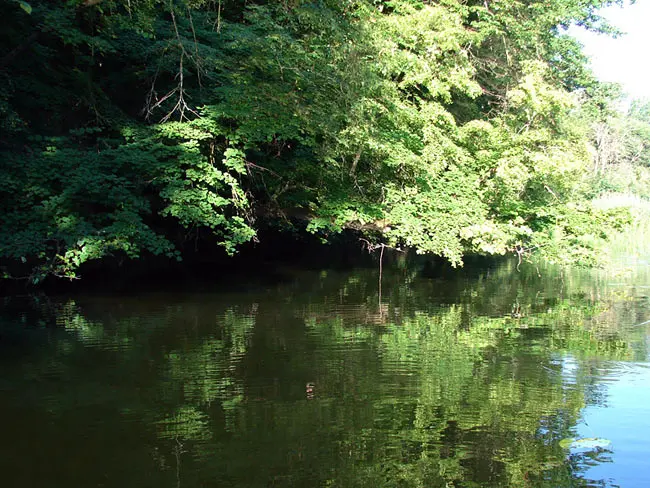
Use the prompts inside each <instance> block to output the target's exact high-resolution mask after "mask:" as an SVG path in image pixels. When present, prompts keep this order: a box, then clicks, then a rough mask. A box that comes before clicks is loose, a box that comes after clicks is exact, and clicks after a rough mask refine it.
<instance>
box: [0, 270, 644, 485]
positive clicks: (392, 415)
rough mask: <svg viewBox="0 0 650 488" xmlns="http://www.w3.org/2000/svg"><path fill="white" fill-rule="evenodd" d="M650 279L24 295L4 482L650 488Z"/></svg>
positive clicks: (303, 284) (8, 359) (300, 274)
mask: <svg viewBox="0 0 650 488" xmlns="http://www.w3.org/2000/svg"><path fill="white" fill-rule="evenodd" d="M649 270H650V267H649V266H648V263H647V262H643V261H636V262H634V263H631V264H624V265H621V266H620V267H618V268H617V269H614V270H609V271H596V270H562V269H559V268H554V267H551V266H545V267H542V268H538V267H536V266H533V265H523V266H522V267H521V268H520V269H519V270H517V267H516V263H513V262H510V261H508V262H505V263H503V264H501V265H499V266H493V267H491V268H482V269H476V268H473V269H464V270H459V271H458V272H454V273H445V274H444V276H443V275H441V276H437V277H436V276H434V275H432V274H431V273H425V272H423V270H422V269H421V268H412V267H409V266H402V267H400V266H395V267H392V268H388V269H384V270H383V276H382V287H381V296H380V295H379V280H378V278H379V276H378V270H377V269H353V270H346V271H340V270H339V271H334V270H321V271H305V270H302V271H296V270H290V269H287V270H284V271H283V272H282V273H280V276H279V278H278V279H277V280H274V281H266V282H257V283H255V284H251V285H242V284H237V285H236V286H235V285H233V286H231V287H223V286H219V287H214V288H210V287H209V286H202V287H201V288H197V289H194V290H190V289H188V288H185V289H182V290H181V289H176V290H173V291H172V290H166V291H156V292H153V291H149V292H147V291H146V290H144V291H141V292H130V293H128V294H127V293H122V294H110V293H97V292H94V293H76V294H75V295H70V296H56V297H52V296H50V297H48V296H45V295H25V296H13V297H6V298H4V299H0V418H1V419H2V420H1V422H2V423H1V424H0V425H2V427H1V428H0V433H1V435H0V486H3V487H5V488H13V487H17V488H18V487H20V488H30V487H39V488H40V487H64V488H76V487H115V488H118V487H119V488H126V487H156V488H163V487H165V488H166V487H169V488H180V487H187V488H193V487H215V488H216V487H233V488H235V487H236V488H239V487H242V488H243V487H247V488H255V487H310V488H314V487H340V488H349V487H372V488H379V487H479V486H480V487H491V486H494V487H497V486H498V487H502V486H506V487H508V486H510V487H516V486H522V487H527V486H535V487H536V486H548V487H569V486H571V487H573V486H579V487H581V486H623V487H636V486H638V487H647V486H650V470H648V469H647V459H649V458H650V440H649V439H650V422H649V421H648V419H650V363H649V362H648V359H649V358H648V354H649V352H648V340H647V338H648V331H649V330H650V324H647V323H645V322H646V321H648V320H649V319H650V308H649V305H650V303H649V298H648V295H649V294H650V271H649ZM223 279H224V277H221V281H222V282H223Z"/></svg>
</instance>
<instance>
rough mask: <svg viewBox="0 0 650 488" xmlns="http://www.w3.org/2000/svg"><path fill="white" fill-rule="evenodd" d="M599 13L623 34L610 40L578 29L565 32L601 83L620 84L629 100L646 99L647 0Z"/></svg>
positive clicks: (649, 86) (649, 84) (649, 68)
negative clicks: (587, 58) (580, 47)
mask: <svg viewBox="0 0 650 488" xmlns="http://www.w3.org/2000/svg"><path fill="white" fill-rule="evenodd" d="M601 13H602V14H603V16H604V17H605V18H607V19H608V20H609V21H610V23H612V24H614V25H615V26H616V27H618V28H619V29H621V30H623V31H624V32H626V33H627V34H626V35H624V36H621V37H619V38H618V39H612V38H609V37H608V36H604V35H598V34H593V33H591V32H586V31H585V30H584V29H580V28H571V29H570V31H569V32H570V33H571V34H572V35H573V36H575V37H576V38H578V40H579V41H580V42H582V44H584V46H585V49H584V51H585V53H586V54H587V55H588V56H590V57H591V62H592V69H593V71H594V73H595V74H596V76H597V77H598V78H599V79H600V80H601V81H614V82H618V83H621V84H622V85H623V89H624V91H625V92H626V93H627V94H628V95H629V96H630V97H631V98H647V99H650V0H638V1H637V3H635V4H633V5H630V4H629V3H626V5H625V6H624V7H622V8H621V7H616V6H614V7H608V8H606V9H603V10H602V11H601Z"/></svg>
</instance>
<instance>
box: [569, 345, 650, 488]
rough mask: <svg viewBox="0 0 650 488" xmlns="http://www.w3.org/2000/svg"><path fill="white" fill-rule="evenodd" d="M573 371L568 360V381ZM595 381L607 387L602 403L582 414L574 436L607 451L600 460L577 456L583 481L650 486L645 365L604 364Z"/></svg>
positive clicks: (649, 386) (648, 372)
mask: <svg viewBox="0 0 650 488" xmlns="http://www.w3.org/2000/svg"><path fill="white" fill-rule="evenodd" d="M576 369H577V363H576V362H575V360H574V359H572V358H567V361H564V362H563V373H566V374H567V379H568V380H569V381H571V378H572V375H573V374H575V372H576ZM595 380H596V382H597V383H601V384H602V383H606V385H607V386H606V395H605V402H597V403H596V404H590V405H588V406H587V407H586V408H585V409H584V410H583V417H582V418H583V420H582V422H581V423H580V424H579V425H578V426H577V437H578V438H594V437H595V438H600V439H607V440H610V441H611V447H610V448H608V449H607V453H606V455H604V454H605V453H598V452H596V453H589V455H585V456H584V457H583V461H584V462H583V463H582V464H583V466H584V467H585V468H586V471H585V473H584V477H585V478H586V479H591V480H602V481H604V482H606V483H608V484H607V486H621V487H626V488H627V487H648V486H650V469H649V468H650V466H648V465H649V461H650V363H623V362H617V363H608V364H606V365H604V367H603V368H599V371H598V373H597V374H596V377H595ZM594 461H595V462H594Z"/></svg>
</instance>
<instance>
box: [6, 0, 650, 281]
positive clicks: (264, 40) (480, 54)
mask: <svg viewBox="0 0 650 488" xmlns="http://www.w3.org/2000/svg"><path fill="white" fill-rule="evenodd" d="M19 3H20V5H21V6H22V7H23V10H21V9H19V8H16V5H15V3H13V2H12V3H11V4H10V5H6V4H3V5H2V6H1V7H0V14H2V15H3V16H5V18H6V19H7V25H8V29H6V31H4V32H2V33H0V46H2V47H3V52H7V53H8V55H6V56H4V57H3V58H2V59H1V60H0V80H2V81H3V83H2V86H3V88H1V89H0V114H1V115H2V119H1V122H0V128H2V131H3V136H2V140H1V141H0V151H1V154H2V161H1V164H2V170H3V177H2V179H1V181H0V206H1V208H2V210H3V211H2V217H1V218H0V257H1V259H2V260H3V263H2V264H3V267H4V269H5V270H6V272H7V273H9V274H11V275H14V276H27V277H31V278H32V280H33V281H36V280H40V279H42V278H43V277H44V276H46V275H48V274H54V275H57V276H64V277H74V276H76V274H77V270H78V268H79V267H80V266H81V265H82V264H83V263H86V262H88V261H91V260H96V259H101V258H103V257H106V256H108V255H115V256H121V257H124V256H126V257H130V258H137V257H140V256H141V254H142V253H143V252H148V253H154V254H166V255H168V256H170V257H176V258H179V257H180V254H179V252H178V251H177V250H178V249H179V247H180V246H181V245H182V240H183V239H184V238H190V237H193V238H198V237H199V236H201V235H208V234H211V235H215V236H216V240H215V241H214V242H218V243H219V245H220V246H222V247H223V249H224V250H225V251H226V252H227V253H228V254H232V253H234V252H236V250H237V248H238V247H239V246H241V245H242V244H244V243H246V242H248V241H250V240H251V239H253V238H254V237H255V233H256V231H255V226H254V222H255V220H256V218H257V216H259V215H264V216H274V215H282V214H283V213H284V212H290V211H297V212H299V213H300V214H302V215H304V216H306V218H307V220H308V222H307V224H306V226H305V227H306V228H307V230H309V231H312V232H318V233H320V234H321V235H322V237H323V238H324V239H327V237H328V236H329V235H330V234H331V233H332V232H342V231H344V230H346V229H356V231H357V232H360V233H362V234H363V237H364V238H366V239H368V240H369V241H371V242H379V241H381V242H383V243H386V244H389V245H391V246H395V247H401V246H409V247H414V248H415V249H416V250H417V251H418V252H421V253H431V254H436V255H440V256H444V257H446V258H447V259H449V260H450V261H451V262H452V263H453V264H454V265H459V264H462V257H463V255H464V254H466V253H467V252H480V253H487V254H503V253H505V252H507V251H512V250H513V249H515V248H516V249H522V248H530V247H531V246H539V245H541V244H540V243H541V242H542V241H544V239H548V238H549V236H550V235H551V234H552V233H553V232H555V230H552V229H556V227H557V225H559V224H558V223H557V222H559V221H560V220H562V219H561V218H560V217H557V215H560V214H567V215H568V214H572V212H573V211H572V210H571V209H570V208H569V207H571V206H573V207H575V208H578V207H580V208H581V206H582V205H583V202H584V200H585V199H587V198H588V194H587V192H585V191H584V186H585V184H586V183H584V179H585V178H584V176H585V175H586V174H587V172H588V166H589V165H588V159H589V156H588V151H587V142H588V138H589V131H588V129H586V127H588V125H589V124H590V123H591V121H592V120H593V119H594V117H600V116H601V114H602V103H605V102H603V100H605V101H606V100H608V95H607V94H606V93H605V92H606V89H604V88H603V89H602V90H600V91H601V92H603V93H601V94H600V95H599V94H598V90H599V89H600V88H599V85H597V84H594V82H593V80H592V79H591V78H590V76H589V73H588V71H587V69H586V68H585V64H584V63H585V59H584V57H583V56H582V55H581V53H580V51H579V46H578V45H577V44H576V43H575V42H572V41H571V40H570V39H568V38H567V37H566V36H565V35H564V34H562V33H561V27H563V26H566V25H568V24H569V23H572V22H573V23H579V24H582V25H586V26H588V27H590V28H593V29H597V30H602V31H608V30H611V29H610V28H609V27H608V26H607V25H605V24H603V23H602V19H600V18H599V16H598V14H597V9H598V7H600V6H602V5H606V4H608V3H609V2H603V1H600V0H593V1H589V2H582V3H576V2H574V1H570V0H553V1H552V2H550V3H549V2H533V3H528V4H526V5H523V4H521V3H520V2H516V1H507V2H499V3H498V4H494V5H492V4H490V3H487V2H486V3H481V4H475V3H476V2H470V3H469V4H467V5H465V4H463V5H461V4H458V3H456V2H442V3H438V4H430V3H426V2H425V3H423V2H419V1H410V0H396V1H390V2H384V1H370V0H352V1H343V0H328V1H325V2H307V1H292V2H264V1H258V2H243V1H236V0H230V1H223V2H217V3H216V4H215V2H204V1H195V0H181V1H179V2H172V3H169V2H162V1H160V0H138V1H135V0H134V1H131V2H126V3H124V2H120V1H116V0H105V1H102V2H67V3H63V4H56V5H55V4H48V3H44V4H39V5H38V6H37V7H35V8H34V10H33V11H32V12H31V15H26V14H25V11H27V10H28V9H26V7H25V6H26V5H27V4H24V5H25V6H24V5H23V3H21V2H19ZM533 53H535V54H533ZM26 54H27V55H26ZM585 90H587V91H588V92H589V93H590V97H591V98H589V99H588V100H587V101H584V100H582V99H580V97H579V96H578V95H579V93H582V92H583V91H585ZM598 97H600V99H599V98H598ZM597 100H601V101H600V102H599V101H597ZM601 102H602V103H601ZM580 104H582V105H583V106H584V107H586V108H585V109H584V110H579V109H578V107H579V105H580ZM633 110H634V111H635V112H634V113H635V114H636V115H635V116H634V117H635V120H636V121H638V124H636V125H634V126H630V129H629V131H628V132H629V133H630V134H631V136H630V138H629V141H628V144H627V145H626V146H625V147H626V151H627V152H626V154H628V155H629V156H628V159H630V158H637V159H638V160H639V161H646V159H647V157H646V156H647V155H646V154H645V153H646V152H647V151H646V149H647V147H646V141H645V140H646V138H647V136H648V134H647V133H646V132H647V131H646V130H645V129H646V128H647V127H646V125H647V124H646V125H644V124H645V122H644V121H643V120H644V119H643V117H644V116H645V115H643V114H645V112H647V110H646V111H644V109H643V108H642V107H637V108H634V109H633ZM646 115H647V114H646ZM646 118H647V117H646ZM644 164H645V163H644ZM573 207H572V208H573ZM589 215H590V217H592V218H595V219H596V220H595V221H594V222H593V223H592V228H591V229H589V228H587V227H586V226H563V227H562V228H563V229H564V230H563V232H565V233H568V234H567V235H570V236H571V238H570V239H569V240H568V241H567V248H566V249H565V254H566V255H567V256H572V255H573V254H571V253H569V252H568V249H569V248H571V249H572V251H571V252H573V251H576V253H577V254H576V255H580V254H581V253H582V252H583V251H582V250H584V249H591V247H590V246H591V244H589V242H590V237H589V236H590V235H592V234H593V229H595V228H599V227H600V225H601V223H600V221H599V220H598V219H599V218H600V217H599V215H598V214H589ZM569 220H571V219H569ZM551 221H553V222H551ZM182 229H184V230H182ZM573 232H577V234H573ZM580 233H583V234H580ZM181 235H184V236H185V237H179V236H181ZM575 246H577V247H575ZM585 246H586V247H585ZM583 248H584V249H583ZM581 249H582V250H581ZM558 252H560V250H559V248H558ZM585 252H586V251H585Z"/></svg>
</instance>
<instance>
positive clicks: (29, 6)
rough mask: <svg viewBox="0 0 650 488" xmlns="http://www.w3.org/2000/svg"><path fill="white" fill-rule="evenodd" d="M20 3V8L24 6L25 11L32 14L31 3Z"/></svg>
mask: <svg viewBox="0 0 650 488" xmlns="http://www.w3.org/2000/svg"><path fill="white" fill-rule="evenodd" d="M18 4H19V5H20V8H22V9H23V10H24V11H25V12H27V13H28V14H30V15H31V13H32V6H31V5H30V4H28V3H27V2H22V1H20V2H18Z"/></svg>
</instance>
